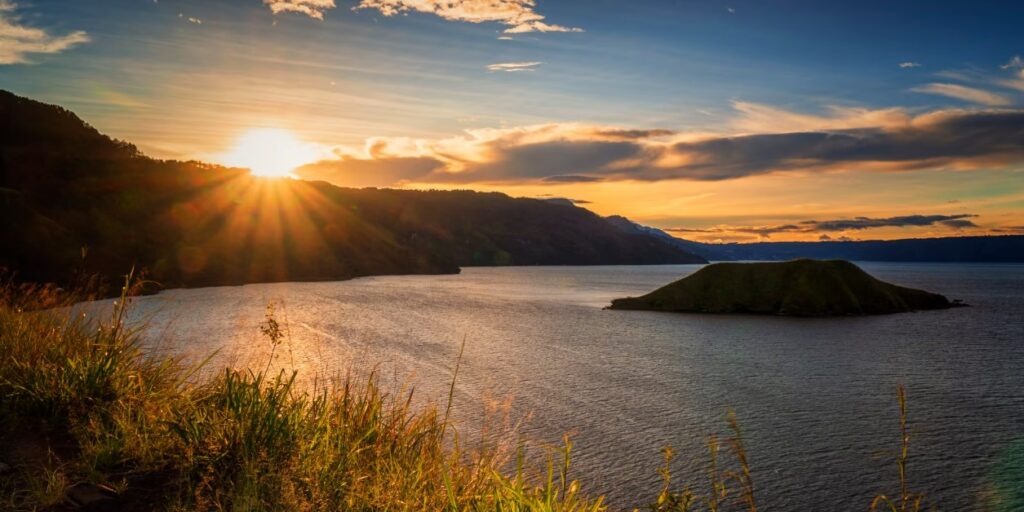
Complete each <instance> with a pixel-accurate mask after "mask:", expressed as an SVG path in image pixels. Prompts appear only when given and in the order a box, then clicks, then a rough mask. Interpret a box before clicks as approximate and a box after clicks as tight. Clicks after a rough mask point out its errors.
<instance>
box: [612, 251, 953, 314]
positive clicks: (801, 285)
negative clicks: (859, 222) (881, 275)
mask: <svg viewBox="0 0 1024 512" xmlns="http://www.w3.org/2000/svg"><path fill="white" fill-rule="evenodd" d="M957 305H960V304H959V303H958V302H951V301H950V300H949V299H947V298H946V297H944V296H942V295H939V294H936V293H931V292H926V291H923V290H915V289H913V288H905V287H902V286H897V285H894V284H890V283H886V282H884V281H880V280H878V279H875V278H874V277H872V276H871V275H869V274H868V273H867V272H864V271H863V270H861V268H860V267H858V266H857V265H854V264H853V263H850V262H849V261H842V260H829V261H820V260H809V259H801V260H793V261H786V262H781V263H716V264H713V265H708V266H706V267H704V268H702V269H700V270H698V271H697V272H695V273H694V274H693V275H690V276H687V277H685V278H683V279H680V280H678V281H676V282H674V283H671V284H669V285H666V286H663V287H661V288H659V289H657V290H655V291H653V292H651V293H648V294H647V295H644V296H642V297H635V298H634V297H629V298H624V299H616V300H614V301H612V305H611V309H639V310H652V311H673V312H688V313H747V314H765V315H783V316H853V315H879V314H888V313H903V312H909V311H919V310H928V309H946V308H950V307H954V306H957Z"/></svg>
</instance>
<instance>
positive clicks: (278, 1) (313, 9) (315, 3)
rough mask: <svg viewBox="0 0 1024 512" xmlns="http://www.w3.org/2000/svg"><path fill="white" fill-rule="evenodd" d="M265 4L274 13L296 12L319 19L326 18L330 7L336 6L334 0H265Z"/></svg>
mask: <svg viewBox="0 0 1024 512" xmlns="http://www.w3.org/2000/svg"><path fill="white" fill-rule="evenodd" d="M263 4H264V5H266V6H267V7H270V11H271V12H273V13H274V14H280V13H282V12H296V13H299V14H305V15H306V16H309V17H310V18H314V19H318V20H322V19H324V12H326V11H327V10H328V9H334V8H335V5H334V0H263Z"/></svg>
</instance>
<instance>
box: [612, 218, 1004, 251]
mask: <svg viewBox="0 0 1024 512" xmlns="http://www.w3.org/2000/svg"><path fill="white" fill-rule="evenodd" d="M607 220H608V221H609V222H610V223H612V224H613V225H615V226H616V227H618V228H619V229H622V230H624V231H626V232H633V233H645V234H648V235H651V236H655V237H659V238H661V239H662V240H665V241H668V242H670V243H672V244H674V245H675V246H676V247H679V248H680V249H683V250H685V251H688V252H692V253H694V254H697V255H700V256H702V257H704V258H706V259H708V260H711V261H744V260H746V261H757V260H761V261H782V260H792V259H798V258H813V259H844V260H854V261H908V262H1024V236H1022V235H1007V236H963V237H948V238H910V239H904V240H884V241H882V240H875V241H851V242H840V241H828V242H758V243H750V244H739V243H732V244H706V243H700V242H693V241H690V240H683V239H680V238H676V237H673V236H672V235H670V234H668V233H666V232H664V231H662V230H660V229H657V228H652V227H649V226H643V225H641V224H637V223H635V222H633V221H631V220H629V219H627V218H625V217H621V216H614V217H608V218H607Z"/></svg>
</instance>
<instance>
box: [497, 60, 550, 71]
mask: <svg viewBox="0 0 1024 512" xmlns="http://www.w3.org/2000/svg"><path fill="white" fill-rule="evenodd" d="M541 64H543V62H500V63H497V64H490V65H488V66H487V70H488V71H504V72H506V73H514V72H517V71H534V70H535V69H536V68H537V66H540V65H541Z"/></svg>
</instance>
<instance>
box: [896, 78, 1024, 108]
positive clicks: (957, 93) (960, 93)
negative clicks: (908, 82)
mask: <svg viewBox="0 0 1024 512" xmlns="http://www.w3.org/2000/svg"><path fill="white" fill-rule="evenodd" d="M911 90H912V91H914V92H923V93H926V94H938V95H940V96H947V97H950V98H956V99H958V100H963V101H968V102H971V103H978V104H981V105H988V106H992V107H1001V106H1006V105H1009V104H1010V103H1011V102H1010V99H1009V98H1007V97H1006V96H1003V95H1000V94H996V93H994V92H990V91H986V90H984V89H978V88H975V87H967V86H965V85H957V84H941V83H933V84H928V85H922V86H920V87H915V88H913V89H911Z"/></svg>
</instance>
